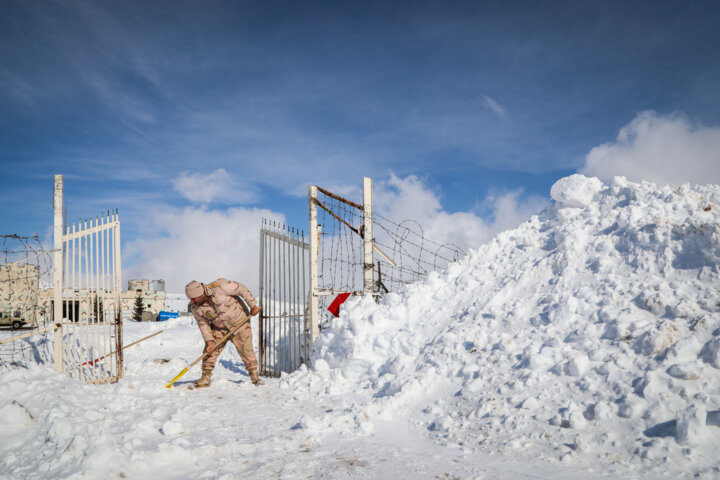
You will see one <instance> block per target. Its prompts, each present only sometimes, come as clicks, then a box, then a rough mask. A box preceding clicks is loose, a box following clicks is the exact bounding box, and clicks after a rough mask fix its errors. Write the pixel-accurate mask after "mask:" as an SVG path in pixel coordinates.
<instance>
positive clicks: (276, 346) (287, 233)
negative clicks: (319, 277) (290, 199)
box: [259, 219, 310, 377]
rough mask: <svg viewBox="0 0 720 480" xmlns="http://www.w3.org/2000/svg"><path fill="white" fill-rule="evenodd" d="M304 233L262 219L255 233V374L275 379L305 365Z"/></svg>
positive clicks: (306, 251)
mask: <svg viewBox="0 0 720 480" xmlns="http://www.w3.org/2000/svg"><path fill="white" fill-rule="evenodd" d="M309 252H310V245H309V244H308V243H306V242H305V236H304V233H302V232H300V231H299V230H296V229H294V228H293V229H290V228H288V227H287V226H285V225H281V224H279V223H276V222H270V221H268V220H266V219H263V222H262V228H261V229H260V302H261V305H263V309H262V311H261V312H260V319H259V332H260V335H259V351H260V374H261V375H265V376H274V377H278V376H280V375H281V373H282V372H287V373H289V372H292V371H294V370H295V369H297V368H298V367H299V366H300V365H301V364H302V363H304V362H305V361H307V358H308V351H309V338H310V328H309V326H310V324H309V315H308V308H307V298H308V293H309V282H308V280H307V269H306V268H305V264H306V263H307V262H308V261H309Z"/></svg>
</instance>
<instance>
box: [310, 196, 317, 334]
mask: <svg viewBox="0 0 720 480" xmlns="http://www.w3.org/2000/svg"><path fill="white" fill-rule="evenodd" d="M316 201H317V187H316V186H314V185H310V187H308V209H309V210H310V343H312V342H314V341H315V338H317V336H318V333H319V328H318V315H319V312H318V295H317V290H318V249H319V247H320V238H319V233H318V224H317V203H316Z"/></svg>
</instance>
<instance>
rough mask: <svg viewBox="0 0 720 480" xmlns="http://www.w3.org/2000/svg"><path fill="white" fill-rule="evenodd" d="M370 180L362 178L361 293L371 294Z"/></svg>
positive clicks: (371, 219)
mask: <svg viewBox="0 0 720 480" xmlns="http://www.w3.org/2000/svg"><path fill="white" fill-rule="evenodd" d="M372 203H373V202H372V178H370V177H364V178H363V222H364V223H363V224H364V230H363V252H364V255H363V258H364V260H363V279H364V281H363V292H364V293H366V294H367V293H372V292H373V287H374V285H373V284H374V282H373V268H374V266H375V261H374V259H373V243H374V237H373V215H372Z"/></svg>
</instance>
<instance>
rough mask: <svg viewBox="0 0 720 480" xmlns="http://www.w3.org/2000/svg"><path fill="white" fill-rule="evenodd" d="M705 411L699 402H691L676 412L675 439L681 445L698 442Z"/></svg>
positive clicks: (703, 424) (703, 428)
mask: <svg viewBox="0 0 720 480" xmlns="http://www.w3.org/2000/svg"><path fill="white" fill-rule="evenodd" d="M706 420H707V411H706V410H705V407H703V406H702V405H699V404H692V405H690V406H688V407H687V408H686V409H685V410H682V411H680V412H678V414H677V418H676V419H675V422H676V423H675V440H676V441H677V442H678V443H679V444H681V445H696V444H698V443H699V442H700V437H701V436H702V433H703V430H705V421H706Z"/></svg>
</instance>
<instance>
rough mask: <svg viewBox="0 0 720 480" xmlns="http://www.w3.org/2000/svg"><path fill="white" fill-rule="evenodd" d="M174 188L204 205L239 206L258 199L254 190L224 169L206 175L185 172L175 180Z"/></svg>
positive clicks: (189, 198) (194, 201)
mask: <svg viewBox="0 0 720 480" xmlns="http://www.w3.org/2000/svg"><path fill="white" fill-rule="evenodd" d="M173 188H175V190H177V191H178V192H179V193H180V194H181V195H182V196H184V197H185V198H186V199H188V200H190V201H191V202H193V203H199V204H202V205H207V204H210V203H212V202H226V203H232V204H238V203H247V202H251V201H254V200H255V199H256V195H255V193H254V191H253V189H252V188H250V187H249V186H247V185H242V184H241V183H240V182H238V181H237V179H236V178H235V177H234V176H232V175H230V173H228V172H227V171H226V170H225V169H224V168H218V169H217V170H215V171H214V172H212V173H208V174H206V175H203V174H201V173H187V172H183V173H181V174H180V176H179V177H177V178H176V179H175V180H173Z"/></svg>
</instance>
